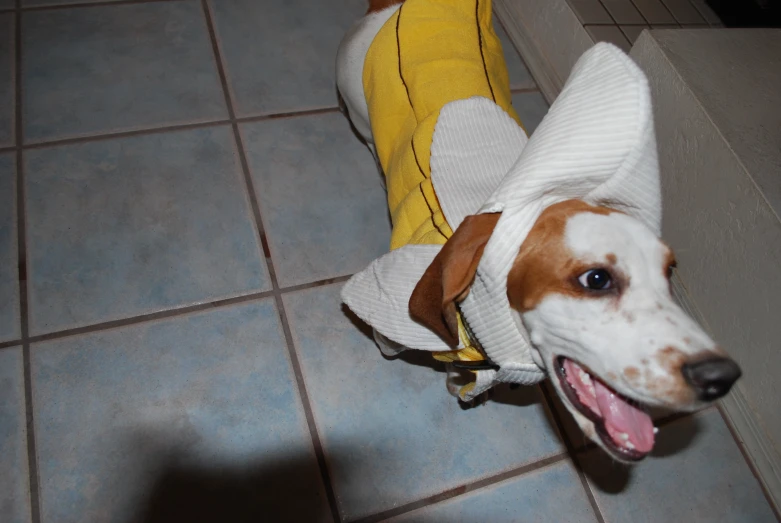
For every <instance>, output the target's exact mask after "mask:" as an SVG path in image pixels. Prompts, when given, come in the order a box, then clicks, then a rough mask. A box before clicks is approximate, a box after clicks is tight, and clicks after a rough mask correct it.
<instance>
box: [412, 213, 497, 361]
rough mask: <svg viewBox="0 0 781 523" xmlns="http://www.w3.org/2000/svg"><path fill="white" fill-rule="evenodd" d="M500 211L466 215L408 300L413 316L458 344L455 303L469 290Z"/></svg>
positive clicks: (448, 341) (446, 338)
mask: <svg viewBox="0 0 781 523" xmlns="http://www.w3.org/2000/svg"><path fill="white" fill-rule="evenodd" d="M500 216H501V215H500V214H499V213H492V214H477V215H473V216H467V217H466V218H464V221H463V222H461V225H459V227H458V229H457V230H456V232H455V233H454V234H453V236H451V237H450V239H449V240H448V241H447V243H445V245H444V247H442V250H441V251H439V254H437V256H436V258H434V261H433V262H431V265H429V267H428V268H427V269H426V272H425V273H424V274H423V277H421V279H420V281H419V282H418V284H417V285H416V286H415V290H414V291H413V292H412V296H411V297H410V300H409V312H410V316H412V318H414V319H415V320H416V321H418V322H420V323H422V324H423V325H425V326H427V327H428V328H429V329H431V330H432V331H434V332H436V333H437V334H439V336H441V337H442V339H443V340H445V341H446V342H447V343H448V345H450V346H451V347H456V346H457V345H458V319H457V314H456V313H457V310H456V303H457V302H459V301H461V300H463V299H464V298H465V297H466V295H467V294H468V293H469V287H470V285H471V284H472V281H473V280H474V278H475V273H476V272H477V264H478V263H479V262H480V257H481V256H482V255H483V250H484V249H485V244H486V243H488V239H489V238H490V237H491V233H492V232H493V230H494V227H495V226H496V222H498V221H499V217H500Z"/></svg>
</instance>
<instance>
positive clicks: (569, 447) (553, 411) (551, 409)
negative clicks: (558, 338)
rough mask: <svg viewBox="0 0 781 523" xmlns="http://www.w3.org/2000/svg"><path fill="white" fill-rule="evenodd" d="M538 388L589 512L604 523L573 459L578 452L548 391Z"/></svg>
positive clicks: (583, 476) (582, 474)
mask: <svg viewBox="0 0 781 523" xmlns="http://www.w3.org/2000/svg"><path fill="white" fill-rule="evenodd" d="M538 387H539V390H540V392H542V397H543V402H544V403H545V406H546V407H547V408H548V412H549V413H550V415H551V417H552V418H553V421H554V422H555V423H556V428H557V429H558V430H559V433H560V434H561V438H562V439H563V440H564V445H565V446H566V447H567V454H568V455H569V456H570V459H571V461H572V463H573V465H575V470H576V471H577V473H578V478H579V479H580V484H581V486H582V487H583V491H584V492H585V493H586V498H588V502H589V504H590V505H591V510H592V511H593V512H594V517H595V518H596V519H597V521H598V522H599V523H605V518H604V517H603V516H602V512H601V511H600V510H599V505H598V504H597V500H596V498H595V497H594V492H593V491H592V490H591V485H589V483H588V480H587V479H586V474H585V473H584V472H583V470H582V468H581V466H580V463H578V461H577V460H576V459H575V457H576V456H577V454H578V452H577V451H576V450H575V448H574V447H573V445H572V442H570V440H569V436H568V435H567V432H566V431H565V430H564V422H563V421H562V419H561V416H559V412H558V411H557V410H556V407H555V405H554V403H553V401H552V400H551V398H550V395H549V391H548V390H547V389H546V387H543V386H541V385H538Z"/></svg>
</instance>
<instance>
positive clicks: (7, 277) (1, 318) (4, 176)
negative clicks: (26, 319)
mask: <svg viewBox="0 0 781 523" xmlns="http://www.w3.org/2000/svg"><path fill="white" fill-rule="evenodd" d="M16 241H17V240H16V173H15V169H14V156H13V155H12V154H10V153H8V154H0V296H2V299H0V342H2V341H8V340H13V339H18V338H19V337H20V336H21V333H20V325H19V275H18V273H17V263H18V258H17V252H18V251H17V244H16Z"/></svg>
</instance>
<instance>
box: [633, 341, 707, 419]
mask: <svg viewBox="0 0 781 523" xmlns="http://www.w3.org/2000/svg"><path fill="white" fill-rule="evenodd" d="M710 356H711V354H710V353H706V352H703V353H700V354H695V355H687V354H685V353H684V352H683V351H681V350H680V349H678V348H676V347H673V346H671V345H668V346H667V347H664V348H663V349H660V350H659V351H657V352H656V354H655V355H654V358H655V359H656V361H657V362H658V363H659V365H660V366H661V367H662V369H664V371H665V374H664V376H661V377H660V376H653V375H651V376H646V388H647V389H648V391H649V392H651V393H652V394H654V395H656V396H657V397H660V398H664V399H666V400H667V401H670V402H672V403H673V404H674V405H675V404H677V405H685V404H687V403H690V402H691V401H692V400H693V399H694V391H693V390H692V388H691V387H689V385H688V384H687V383H686V380H685V379H684V377H683V372H682V367H683V365H684V363H687V362H693V361H697V360H698V359H703V358H707V357H710ZM646 372H648V370H646Z"/></svg>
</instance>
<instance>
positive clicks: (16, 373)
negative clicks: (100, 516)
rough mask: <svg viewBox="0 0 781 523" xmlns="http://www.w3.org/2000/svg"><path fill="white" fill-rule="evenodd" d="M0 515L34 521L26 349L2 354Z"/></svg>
mask: <svg viewBox="0 0 781 523" xmlns="http://www.w3.org/2000/svg"><path fill="white" fill-rule="evenodd" d="M0 511H1V513H2V519H3V521H4V522H5V523H22V522H27V521H30V483H29V475H28V468H27V430H26V416H25V408H24V374H23V369H22V349H21V348H19V347H15V348H9V349H2V350H0Z"/></svg>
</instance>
